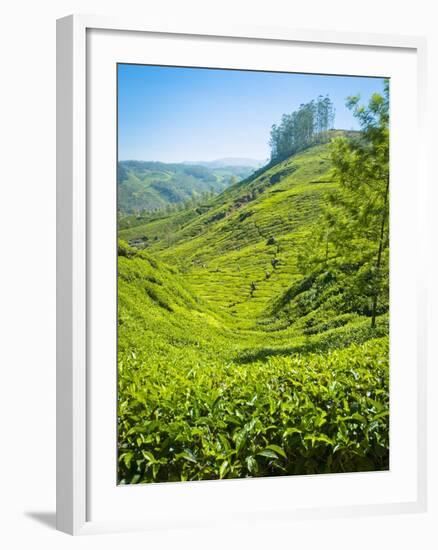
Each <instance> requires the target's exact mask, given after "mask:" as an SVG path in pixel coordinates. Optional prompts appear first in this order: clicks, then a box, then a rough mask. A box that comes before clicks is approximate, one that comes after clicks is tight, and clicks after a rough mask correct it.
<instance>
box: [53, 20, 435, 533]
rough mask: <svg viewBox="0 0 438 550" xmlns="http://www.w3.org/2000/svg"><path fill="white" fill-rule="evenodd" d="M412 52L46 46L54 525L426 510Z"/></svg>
mask: <svg viewBox="0 0 438 550" xmlns="http://www.w3.org/2000/svg"><path fill="white" fill-rule="evenodd" d="M424 52H425V44H424V41H423V40H422V39H419V38H412V37H392V36H376V35H349V34H342V33H327V32H317V31H315V32H310V31H294V30H285V29H251V28H244V29H237V28H231V29H205V28H204V29H196V28H193V29H178V28H160V29H151V28H148V26H147V25H142V24H139V23H138V22H129V21H120V20H111V19H105V18H100V17H99V18H95V17H89V16H87V17H81V16H70V17H67V18H64V19H61V20H59V21H58V33H57V71H58V77H57V92H58V93H57V97H58V99H57V101H58V103H57V111H58V127H57V132H58V142H57V143H58V155H57V158H58V163H57V182H58V183H57V189H58V196H57V217H58V222H57V223H58V232H57V240H58V245H57V254H58V261H57V276H58V292H57V301H58V306H57V315H58V322H57V346H58V352H57V438H58V441H57V465H58V466H57V518H58V519H57V524H58V528H59V529H60V530H62V531H65V532H68V533H71V534H80V533H89V532H98V531H102V532H103V531H108V530H126V529H155V528H163V527H178V526H179V527H181V526H185V525H188V526H198V525H199V526H205V525H214V524H218V523H222V524H223V523H224V522H231V521H237V522H239V521H262V520H269V521H273V520H276V519H280V520H284V519H289V518H290V519H291V520H293V519H294V518H309V519H317V518H321V517H327V516H329V515H332V516H334V515H336V516H344V515H345V516H347V515H353V514H383V513H394V512H418V511H421V510H424V509H425V507H426V453H425V445H426V437H425V434H426V428H425V422H426V402H425V394H426V393H425V384H426V380H425V377H426V367H425V305H424V304H425V288H424V251H423V248H424V246H425V245H424V240H425V239H424V235H425V231H426V228H425V221H424V215H423V212H424V211H425V206H424V201H425V191H424V186H425V178H424V174H423V170H424V168H423V167H424V164H425V163H424V162H423V160H422V155H423V151H424V144H423V141H422V140H423V135H422V121H423V117H424V92H423V88H424V82H423V79H424V63H425V57H424V56H425V53H424Z"/></svg>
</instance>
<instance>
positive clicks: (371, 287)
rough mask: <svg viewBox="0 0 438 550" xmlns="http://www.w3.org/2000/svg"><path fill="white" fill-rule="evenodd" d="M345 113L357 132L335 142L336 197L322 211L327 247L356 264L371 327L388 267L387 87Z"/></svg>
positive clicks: (354, 102) (356, 99) (357, 101)
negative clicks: (367, 301) (355, 123)
mask: <svg viewBox="0 0 438 550" xmlns="http://www.w3.org/2000/svg"><path fill="white" fill-rule="evenodd" d="M347 105H348V107H349V108H350V109H351V110H352V111H353V114H354V116H355V117H356V118H357V119H358V121H359V123H360V126H361V135H360V137H359V138H357V139H350V140H348V139H346V138H345V137H341V138H336V139H335V140H333V142H332V145H331V158H332V162H333V166H334V169H335V173H336V175H337V177H338V179H339V182H340V187H341V193H339V194H338V195H336V196H333V197H332V200H331V206H330V208H329V209H328V210H327V213H326V219H327V227H330V235H331V240H332V246H333V247H334V249H335V250H336V251H337V252H338V253H339V254H340V255H341V256H343V257H344V258H345V257H346V256H349V257H350V258H356V259H357V258H361V261H362V274H363V276H362V277H359V278H358V279H357V280H358V281H360V282H361V284H362V289H361V290H362V292H365V293H366V294H367V295H368V297H369V299H370V301H371V304H370V315H371V326H372V327H375V326H376V317H377V313H378V309H379V299H380V297H381V295H382V293H383V292H384V291H385V292H386V293H387V292H388V265H389V227H388V219H389V82H388V81H385V86H384V92H383V94H378V93H375V94H373V95H372V97H371V99H370V101H369V103H368V105H367V106H364V105H361V104H360V97H359V96H354V97H350V98H348V101H347Z"/></svg>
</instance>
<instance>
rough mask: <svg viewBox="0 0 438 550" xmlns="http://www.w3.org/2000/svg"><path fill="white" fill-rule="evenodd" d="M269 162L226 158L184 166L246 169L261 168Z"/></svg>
mask: <svg viewBox="0 0 438 550" xmlns="http://www.w3.org/2000/svg"><path fill="white" fill-rule="evenodd" d="M267 162H268V161H267V160H256V159H249V158H241V157H225V158H221V159H216V160H208V161H187V162H185V163H184V164H190V165H192V164H197V165H199V166H208V167H209V168H224V167H233V166H244V167H250V168H254V169H257V168H260V167H261V166H263V165H264V164H266V163H267Z"/></svg>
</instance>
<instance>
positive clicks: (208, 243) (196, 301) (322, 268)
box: [119, 132, 388, 482]
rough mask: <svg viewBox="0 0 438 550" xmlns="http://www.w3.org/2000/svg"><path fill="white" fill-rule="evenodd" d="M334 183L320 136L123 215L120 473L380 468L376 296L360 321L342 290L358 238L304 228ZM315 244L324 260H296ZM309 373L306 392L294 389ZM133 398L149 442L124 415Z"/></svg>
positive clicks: (360, 260)
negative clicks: (179, 206) (229, 177)
mask: <svg viewBox="0 0 438 550" xmlns="http://www.w3.org/2000/svg"><path fill="white" fill-rule="evenodd" d="M336 135H339V133H336V132H334V133H333V136H336ZM342 194H343V191H342V189H341V187H340V185H339V182H338V181H337V179H336V177H335V172H334V170H333V166H332V163H331V160H330V145H329V144H321V145H316V146H313V147H309V148H307V149H306V150H305V151H302V152H300V153H298V154H295V155H293V156H290V157H288V158H286V159H284V160H282V161H280V162H278V163H276V164H273V165H268V166H267V167H265V168H263V169H261V170H259V171H257V172H255V173H254V174H253V175H251V176H250V177H248V178H246V179H244V180H242V181H240V182H238V183H236V184H234V185H232V186H230V187H228V188H227V189H226V190H224V191H223V192H222V193H221V194H219V195H217V196H216V197H212V198H209V199H208V200H204V201H203V202H200V203H199V204H197V205H196V206H195V207H194V208H191V209H184V210H182V211H179V212H173V213H168V214H162V215H158V216H156V217H155V218H154V219H148V220H146V221H145V220H142V219H138V220H132V223H131V224H130V225H131V226H130V227H127V226H126V224H125V225H123V224H121V227H123V228H121V230H120V231H119V237H120V239H121V241H120V245H119V372H120V384H121V386H120V388H121V390H120V391H121V394H122V395H124V399H125V400H124V402H123V403H122V404H121V406H120V407H121V408H120V413H119V417H120V426H119V429H120V434H121V439H122V441H124V443H123V445H125V446H124V447H123V446H122V452H121V455H120V461H121V464H122V466H121V472H122V473H121V474H120V475H121V481H122V482H136V481H138V480H140V481H151V480H155V481H157V480H162V481H164V480H175V479H188V478H187V475H188V474H187V473H185V472H186V471H188V470H187V469H186V467H185V466H186V465H187V464H189V463H190V467H191V468H192V469H191V470H190V471H191V472H192V473H191V474H190V475H191V476H192V477H190V479H212V478H215V477H242V476H245V475H281V474H282V473H318V472H319V473H322V472H325V471H357V470H368V469H385V468H387V465H388V453H387V445H388V440H387V437H388V424H387V414H386V411H387V402H388V386H387V383H388V356H387V334H388V314H387V311H388V302H387V297H385V296H384V297H383V298H382V299H381V300H380V301H379V309H378V317H377V323H376V326H375V327H371V325H370V311H369V307H368V309H367V307H365V306H364V303H365V301H366V300H365V299H364V298H363V297H361V295H360V294H358V293H357V290H355V291H354V292H353V290H352V289H353V287H354V288H355V289H356V287H355V286H354V285H355V284H356V282H358V281H359V282H360V281H361V280H362V279H361V277H363V266H364V265H366V262H367V261H368V259H369V257H368V256H367V254H368V252H367V249H365V248H364V247H362V248H360V249H358V250H359V252H357V251H356V253H355V256H354V258H353V256H347V255H345V256H342V257H339V254H334V248H331V247H330V245H329V244H328V242H321V239H319V238H317V237H318V235H319V234H320V227H321V223H322V214H323V211H324V209H325V208H326V207H327V205H328V204H329V203H330V200H333V197H336V196H339V198H340V199H342ZM140 218H141V217H140ZM128 243H130V244H128ZM312 254H313V255H317V256H319V257H321V258H323V259H324V261H320V262H319V263H316V264H313V265H312V266H310V267H306V265H305V262H303V259H302V258H303V257H306V258H307V257H310V256H311V255H312ZM367 300H368V299H367ZM368 301H369V300H368ZM367 303H368V302H367ZM353 365H354V366H353ZM146 379H147V380H149V384H148V388H149V389H148V390H147V391H148V394H147V395H148V397H147V400H144V399H143V398H142V397H141V395H140V394H139V393H138V391H139V390H138V388H140V387H141V384H142V382H141V381H142V380H146ZM151 381H154V385H153V386H151V385H150V383H151ZM309 384H310V387H312V388H313V389H312V392H313V395H312V397H311V398H310V397H309V395H308V394H307V393H306V392H307V391H308V390H306V392H301V393H300V392H298V393H297V392H295V391H292V388H299V387H304V385H306V388H309ZM280 394H281V395H282V396H283V401H282V402H281V406H280V404H279V395H280ZM188 395H190V399H189V398H188V397H187V396H188ZM140 403H141V404H142V405H141V408H142V410H144V411H146V412H145V414H146V415H148V414H150V415H152V412H153V411H155V412H154V413H153V414H154V418H155V420H151V418H152V416H151V417H148V418H149V420H147V422H146V425H149V422H155V424H153V426H154V430H155V431H156V430H158V432H159V434H160V436H159V441H158V442H157V440H156V439H153V438H151V437H152V436H151V437H150V436H148V435H147V434H149V433H151V432H150V431H149V430H152V428H147V427H145V428H144V430H145V431H144V432H142V433H143V434H144V438H143V442H141V443H140V442H139V440H138V436H137V435H135V434H136V433H137V432H132V431H130V430H132V428H131V421H130V420H129V418H130V415H133V414H136V413H135V410H137V408H136V407H139V406H140ZM306 411H307V412H306ZM306 414H307V416H306ZM355 415H356V420H354V418H355ZM359 417H360V419H361V421H360V423H358V418H359ZM306 418H307V420H306ZM318 418H319V420H318V421H317V420H315V419H318ZM145 419H146V417H145ZM251 419H252V420H251ZM145 421H146V420H145ZM315 422H319V424H318V423H317V424H315ZM340 426H341V427H340ZM371 426H374V427H373V428H371ZM335 448H336V449H337V450H336V454H333V452H334V451H333V449H335ZM145 453H146V454H145ZM148 453H149V454H148ZM213 456H215V457H216V459H215V460H214V461H213V460H210V459H209V457H213ZM329 456H330V459H329V460H328V457H329ZM134 459H135V460H137V462H135V460H134ZM135 464H136V465H135ZM194 464H195V470H196V468H198V466H199V471H198V470H196V471H198V473H196V474H195V475H193V467H194V466H193V465H194Z"/></svg>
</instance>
